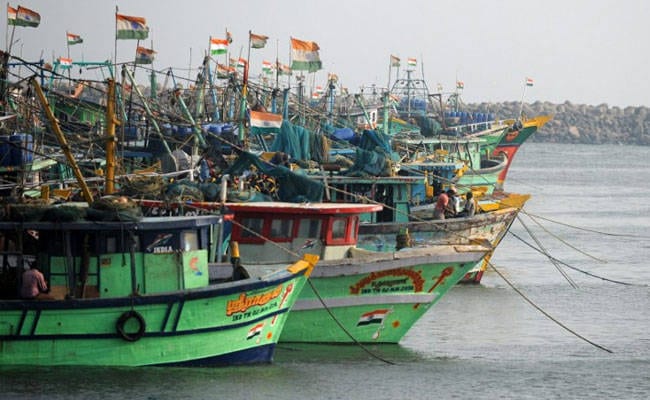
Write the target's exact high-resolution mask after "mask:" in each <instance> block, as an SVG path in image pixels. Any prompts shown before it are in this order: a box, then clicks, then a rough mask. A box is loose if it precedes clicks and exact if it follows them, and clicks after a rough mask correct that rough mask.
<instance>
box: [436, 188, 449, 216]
mask: <svg viewBox="0 0 650 400" xmlns="http://www.w3.org/2000/svg"><path fill="white" fill-rule="evenodd" d="M448 205H449V196H447V193H445V192H442V193H440V194H439V195H438V201H436V207H435V208H434V209H433V219H445V211H446V210H447V206H448Z"/></svg>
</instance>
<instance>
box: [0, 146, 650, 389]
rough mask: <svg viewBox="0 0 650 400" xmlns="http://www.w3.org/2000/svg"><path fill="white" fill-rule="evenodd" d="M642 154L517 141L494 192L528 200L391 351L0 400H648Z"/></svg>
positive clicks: (100, 379) (287, 359) (178, 372)
mask: <svg viewBox="0 0 650 400" xmlns="http://www.w3.org/2000/svg"><path fill="white" fill-rule="evenodd" d="M649 157H650V147H633V146H614V145H601V146H589V145H560V144H543V143H526V144H525V145H524V146H523V147H522V148H521V150H520V151H519V153H518V154H517V156H516V158H515V160H514V162H513V165H512V166H511V169H510V173H509V176H508V179H507V181H506V185H505V187H506V190H508V191H511V192H518V193H530V194H531V195H532V198H531V199H530V200H529V201H528V203H527V204H526V206H525V208H524V210H523V212H522V213H521V214H520V220H518V221H515V223H514V224H513V226H512V228H511V232H512V234H509V235H508V236H506V238H505V239H504V241H503V242H502V243H501V245H500V246H499V248H498V249H497V251H496V253H495V255H494V257H493V265H494V268H495V269H491V270H489V271H488V272H487V273H486V275H485V276H484V278H483V281H482V283H481V284H480V285H473V286H457V287H455V288H454V289H452V290H451V291H450V292H449V293H448V294H447V295H446V296H445V297H444V298H442V299H441V300H440V302H439V303H438V304H436V305H435V306H434V307H433V308H431V309H430V310H429V311H428V312H427V314H425V316H424V317H423V318H422V319H421V320H420V321H418V323H417V324H416V325H415V326H414V327H413V328H412V329H411V331H409V333H408V334H407V335H406V337H405V338H404V339H403V341H402V342H401V343H400V344H399V345H388V346H364V347H362V346H354V345H351V346H331V345H295V344H280V345H279V347H278V348H277V351H276V354H275V360H274V362H273V364H271V365H260V366H246V367H229V368H194V369H193V368H88V367H75V368H70V367H66V368H54V367H53V368H19V369H16V368H0V399H49V400H55V399H129V400H130V399H161V400H162V399H246V400H253V399H648V398H650V287H649V286H648V285H649V284H650V266H649V265H648V260H649V259H650V180H649V179H648V177H647V174H648V172H650V168H649V167H650V163H649V162H648V159H649ZM496 271H498V273H497V272H496ZM588 274H591V276H590V275H588Z"/></svg>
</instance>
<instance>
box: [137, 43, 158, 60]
mask: <svg viewBox="0 0 650 400" xmlns="http://www.w3.org/2000/svg"><path fill="white" fill-rule="evenodd" d="M155 54H156V52H155V51H154V50H153V49H147V48H146V47H142V46H138V48H137V49H136V50H135V63H136V64H153V59H154V55H155Z"/></svg>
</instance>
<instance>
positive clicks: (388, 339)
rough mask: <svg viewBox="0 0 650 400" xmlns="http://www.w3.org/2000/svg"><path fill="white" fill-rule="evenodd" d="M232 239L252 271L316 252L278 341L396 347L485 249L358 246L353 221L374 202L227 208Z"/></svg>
mask: <svg viewBox="0 0 650 400" xmlns="http://www.w3.org/2000/svg"><path fill="white" fill-rule="evenodd" d="M227 207H228V209H229V210H231V211H233V212H234V219H233V221H232V222H233V227H232V233H231V238H232V240H235V241H237V243H239V246H240V248H241V251H242V262H244V263H245V264H246V265H247V268H249V269H252V270H260V271H265V270H267V269H269V268H270V269H273V268H277V266H276V265H275V263H277V262H281V263H282V262H291V260H295V259H299V258H300V257H301V255H302V254H303V253H304V252H310V253H314V254H318V255H319V257H320V261H319V265H318V268H316V269H314V271H313V273H312V275H311V277H310V284H309V285H307V286H305V287H304V289H303V290H302V292H301V293H300V297H299V298H298V300H297V301H296V304H295V305H294V307H293V309H292V311H291V313H290V314H289V317H288V320H287V324H286V326H285V329H284V330H283V332H282V335H281V337H280V342H308V343H355V342H361V343H398V342H399V341H400V340H401V339H402V338H403V337H404V335H405V334H406V333H407V332H408V331H409V329H410V328H411V327H412V326H413V325H414V324H415V323H416V322H417V321H418V320H419V318H420V317H422V315H424V313H425V312H426V311H427V310H428V309H430V308H431V307H432V306H433V305H434V304H435V303H436V302H437V301H438V300H439V299H440V298H441V297H442V296H444V295H445V293H447V291H448V290H449V289H451V288H452V287H453V286H454V285H455V284H456V283H457V282H458V281H459V280H460V279H461V278H462V277H463V276H464V275H465V274H466V273H467V272H468V271H470V270H471V269H472V268H474V266H475V265H476V264H477V263H479V262H480V260H481V259H482V258H483V257H484V256H485V255H486V254H487V252H488V251H489V248H487V247H484V246H479V245H452V246H427V247H423V248H408V249H403V250H401V251H394V252H376V251H369V250H364V249H360V248H359V247H357V245H356V244H357V234H358V229H359V226H360V225H362V224H361V223H360V221H359V216H360V214H362V213H372V212H376V211H378V209H380V208H381V207H380V206H377V205H373V204H345V203H283V202H250V203H229V204H227Z"/></svg>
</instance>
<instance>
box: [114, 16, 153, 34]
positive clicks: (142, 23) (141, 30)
mask: <svg viewBox="0 0 650 400" xmlns="http://www.w3.org/2000/svg"><path fill="white" fill-rule="evenodd" d="M115 21H116V23H117V33H116V35H115V37H116V38H117V39H137V40H143V39H146V38H148V37H149V27H148V26H147V20H146V19H144V18H142V17H132V16H130V15H122V14H115Z"/></svg>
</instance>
